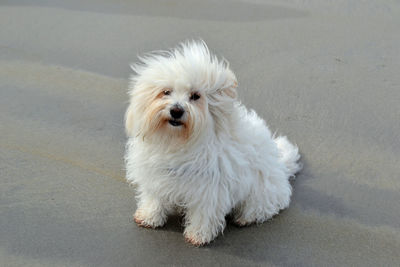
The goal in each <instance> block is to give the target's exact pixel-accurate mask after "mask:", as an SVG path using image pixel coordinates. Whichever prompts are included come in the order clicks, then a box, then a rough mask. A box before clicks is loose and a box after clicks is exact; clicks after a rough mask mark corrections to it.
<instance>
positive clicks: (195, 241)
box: [185, 234, 212, 247]
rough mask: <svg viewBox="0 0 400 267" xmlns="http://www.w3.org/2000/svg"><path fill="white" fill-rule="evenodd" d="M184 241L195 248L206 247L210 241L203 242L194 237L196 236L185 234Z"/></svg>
mask: <svg viewBox="0 0 400 267" xmlns="http://www.w3.org/2000/svg"><path fill="white" fill-rule="evenodd" d="M185 241H186V242H188V243H190V244H192V245H193V246H195V247H201V246H204V245H207V244H208V243H210V242H211V241H212V240H211V239H210V240H204V239H203V238H201V237H199V236H196V235H191V234H185Z"/></svg>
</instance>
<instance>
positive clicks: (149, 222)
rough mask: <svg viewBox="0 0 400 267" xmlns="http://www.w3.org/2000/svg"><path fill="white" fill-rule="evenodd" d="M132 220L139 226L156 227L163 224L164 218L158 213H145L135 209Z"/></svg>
mask: <svg viewBox="0 0 400 267" xmlns="http://www.w3.org/2000/svg"><path fill="white" fill-rule="evenodd" d="M133 220H134V221H135V223H136V224H137V225H138V226H140V227H145V228H157V227H161V226H163V225H164V224H165V221H166V219H165V218H163V217H162V216H160V215H159V214H151V213H146V212H144V211H143V210H137V211H136V212H135V214H134V215H133Z"/></svg>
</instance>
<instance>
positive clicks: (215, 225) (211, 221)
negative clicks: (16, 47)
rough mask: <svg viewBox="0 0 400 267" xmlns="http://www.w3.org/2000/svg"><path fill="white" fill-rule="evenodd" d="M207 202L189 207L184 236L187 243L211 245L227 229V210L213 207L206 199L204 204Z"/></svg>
mask: <svg viewBox="0 0 400 267" xmlns="http://www.w3.org/2000/svg"><path fill="white" fill-rule="evenodd" d="M206 200H208V203H201V204H200V205H196V206H192V207H188V208H187V210H186V215H185V220H186V228H185V231H184V235H185V239H186V241H187V242H190V243H191V244H193V245H195V246H202V245H205V244H207V243H210V242H211V241H212V240H213V239H214V238H215V237H216V236H217V235H218V234H219V233H220V232H222V231H223V230H224V228H225V215H226V213H227V209H224V208H223V207H221V206H219V207H218V206H217V205H213V203H210V201H209V199H206V198H205V201H204V202H206ZM218 204H221V203H218Z"/></svg>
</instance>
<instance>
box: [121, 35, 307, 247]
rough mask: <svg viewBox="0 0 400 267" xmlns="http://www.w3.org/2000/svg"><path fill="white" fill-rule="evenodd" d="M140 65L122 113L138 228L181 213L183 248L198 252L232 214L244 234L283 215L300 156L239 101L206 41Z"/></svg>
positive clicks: (232, 77)
mask: <svg viewBox="0 0 400 267" xmlns="http://www.w3.org/2000/svg"><path fill="white" fill-rule="evenodd" d="M140 59H141V63H139V64H136V65H134V66H132V68H133V70H134V71H135V72H136V75H134V76H133V77H132V79H131V84H130V91H129V94H130V105H129V107H128V109H127V111H126V114H125V123H126V125H125V126H126V132H127V135H128V137H129V139H128V143H127V146H126V155H125V161H126V170H127V180H128V181H129V182H130V183H132V184H135V185H136V186H137V188H136V189H137V200H138V203H137V205H138V208H137V210H136V213H135V215H134V220H135V222H136V223H137V224H138V225H139V226H143V227H152V228H155V227H159V226H162V225H164V224H165V222H166V220H167V216H168V215H169V214H171V213H172V212H173V211H174V210H175V209H176V208H178V209H180V210H183V211H184V215H185V231H184V235H185V238H186V240H187V241H188V242H190V243H192V244H194V245H196V246H200V245H204V244H206V243H209V242H210V241H212V240H213V239H214V238H215V237H216V236H217V235H218V234H219V233H220V232H222V231H223V230H224V227H225V216H226V215H227V214H229V213H231V212H232V211H233V213H232V214H233V216H234V221H235V223H237V224H239V225H241V226H243V225H248V224H252V223H262V222H264V221H266V220H268V219H269V218H271V217H272V216H274V215H275V214H277V213H278V212H279V210H281V209H284V208H286V207H287V206H288V205H289V202H290V196H291V186H290V184H289V181H288V179H289V177H290V176H293V175H294V174H295V173H296V172H297V171H299V170H300V168H301V167H300V164H299V163H298V162H297V161H298V159H299V158H300V155H299V153H298V149H297V147H296V146H294V145H292V144H291V143H290V142H289V141H288V140H287V139H286V137H276V138H275V137H274V136H272V135H271V132H270V131H269V129H268V128H267V126H266V124H265V122H264V120H263V119H261V118H260V117H258V116H257V114H256V113H255V112H254V111H252V110H251V111H248V110H247V109H246V108H245V107H244V106H243V105H242V104H241V103H240V102H239V101H238V100H237V94H236V87H237V80H236V77H235V74H234V73H233V72H232V71H231V70H230V68H229V65H228V63H227V62H226V61H225V60H222V61H221V60H218V58H217V57H216V56H214V55H212V54H210V52H209V50H208V48H207V46H206V44H205V43H204V42H202V41H192V42H187V43H183V44H181V45H180V46H179V47H178V48H176V49H174V50H172V51H164V52H155V53H152V54H149V55H147V56H145V57H143V58H140Z"/></svg>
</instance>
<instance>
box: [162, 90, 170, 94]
mask: <svg viewBox="0 0 400 267" xmlns="http://www.w3.org/2000/svg"><path fill="white" fill-rule="evenodd" d="M163 93H164V95H170V94H171V91H169V90H164V91H163Z"/></svg>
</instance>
